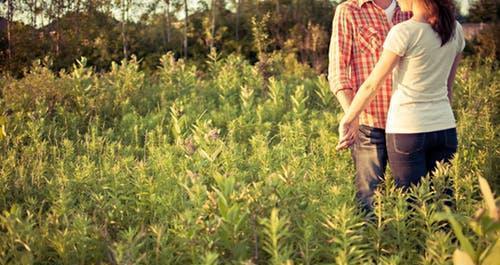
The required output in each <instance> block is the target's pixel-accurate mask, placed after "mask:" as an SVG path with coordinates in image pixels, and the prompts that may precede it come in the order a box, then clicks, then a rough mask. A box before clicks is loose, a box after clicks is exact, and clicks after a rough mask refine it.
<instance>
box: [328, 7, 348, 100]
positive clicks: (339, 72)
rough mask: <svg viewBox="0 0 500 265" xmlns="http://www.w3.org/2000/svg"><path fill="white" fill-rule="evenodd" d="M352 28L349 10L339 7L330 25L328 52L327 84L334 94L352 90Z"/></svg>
mask: <svg viewBox="0 0 500 265" xmlns="http://www.w3.org/2000/svg"><path fill="white" fill-rule="evenodd" d="M353 38H354V33H353V26H352V21H351V15H350V12H349V9H348V8H347V7H346V6H344V5H339V6H338V7H337V8H336V10H335V15H334V17H333V23H332V36H331V38H330V49H329V52H328V82H329V84H330V89H331V90H332V92H333V93H334V94H337V93H338V92H339V91H341V90H353V85H352V80H351V75H350V73H349V68H350V64H351V59H352V50H353V47H352V45H353Z"/></svg>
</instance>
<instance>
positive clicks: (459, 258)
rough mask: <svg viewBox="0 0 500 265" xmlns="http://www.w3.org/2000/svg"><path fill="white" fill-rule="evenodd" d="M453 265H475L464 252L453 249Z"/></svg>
mask: <svg viewBox="0 0 500 265" xmlns="http://www.w3.org/2000/svg"><path fill="white" fill-rule="evenodd" d="M453 265H475V263H474V261H473V260H472V258H471V257H470V256H469V255H468V254H467V253H466V252H464V251H461V250H459V249H455V252H453Z"/></svg>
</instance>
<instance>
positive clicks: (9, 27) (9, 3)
mask: <svg viewBox="0 0 500 265" xmlns="http://www.w3.org/2000/svg"><path fill="white" fill-rule="evenodd" d="M12 1H13V0H7V59H8V60H9V63H10V61H11V60H12V50H13V49H14V47H13V45H12V35H11V34H12V25H11V24H12V18H13V17H14V4H13V3H12Z"/></svg>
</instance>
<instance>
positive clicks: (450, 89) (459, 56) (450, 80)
mask: <svg viewBox="0 0 500 265" xmlns="http://www.w3.org/2000/svg"><path fill="white" fill-rule="evenodd" d="M461 59H462V53H458V54H457V56H455V60H454V61H453V64H452V65H451V70H450V75H449V76H448V99H449V100H450V104H451V100H452V96H453V83H454V82H455V76H456V74H457V68H458V63H460V60H461Z"/></svg>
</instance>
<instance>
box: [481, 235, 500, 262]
mask: <svg viewBox="0 0 500 265" xmlns="http://www.w3.org/2000/svg"><path fill="white" fill-rule="evenodd" d="M499 262H500V239H497V241H496V243H495V245H494V246H493V247H491V248H490V249H489V250H488V254H487V256H486V257H485V258H484V260H483V262H481V265H496V264H498V263H499Z"/></svg>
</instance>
